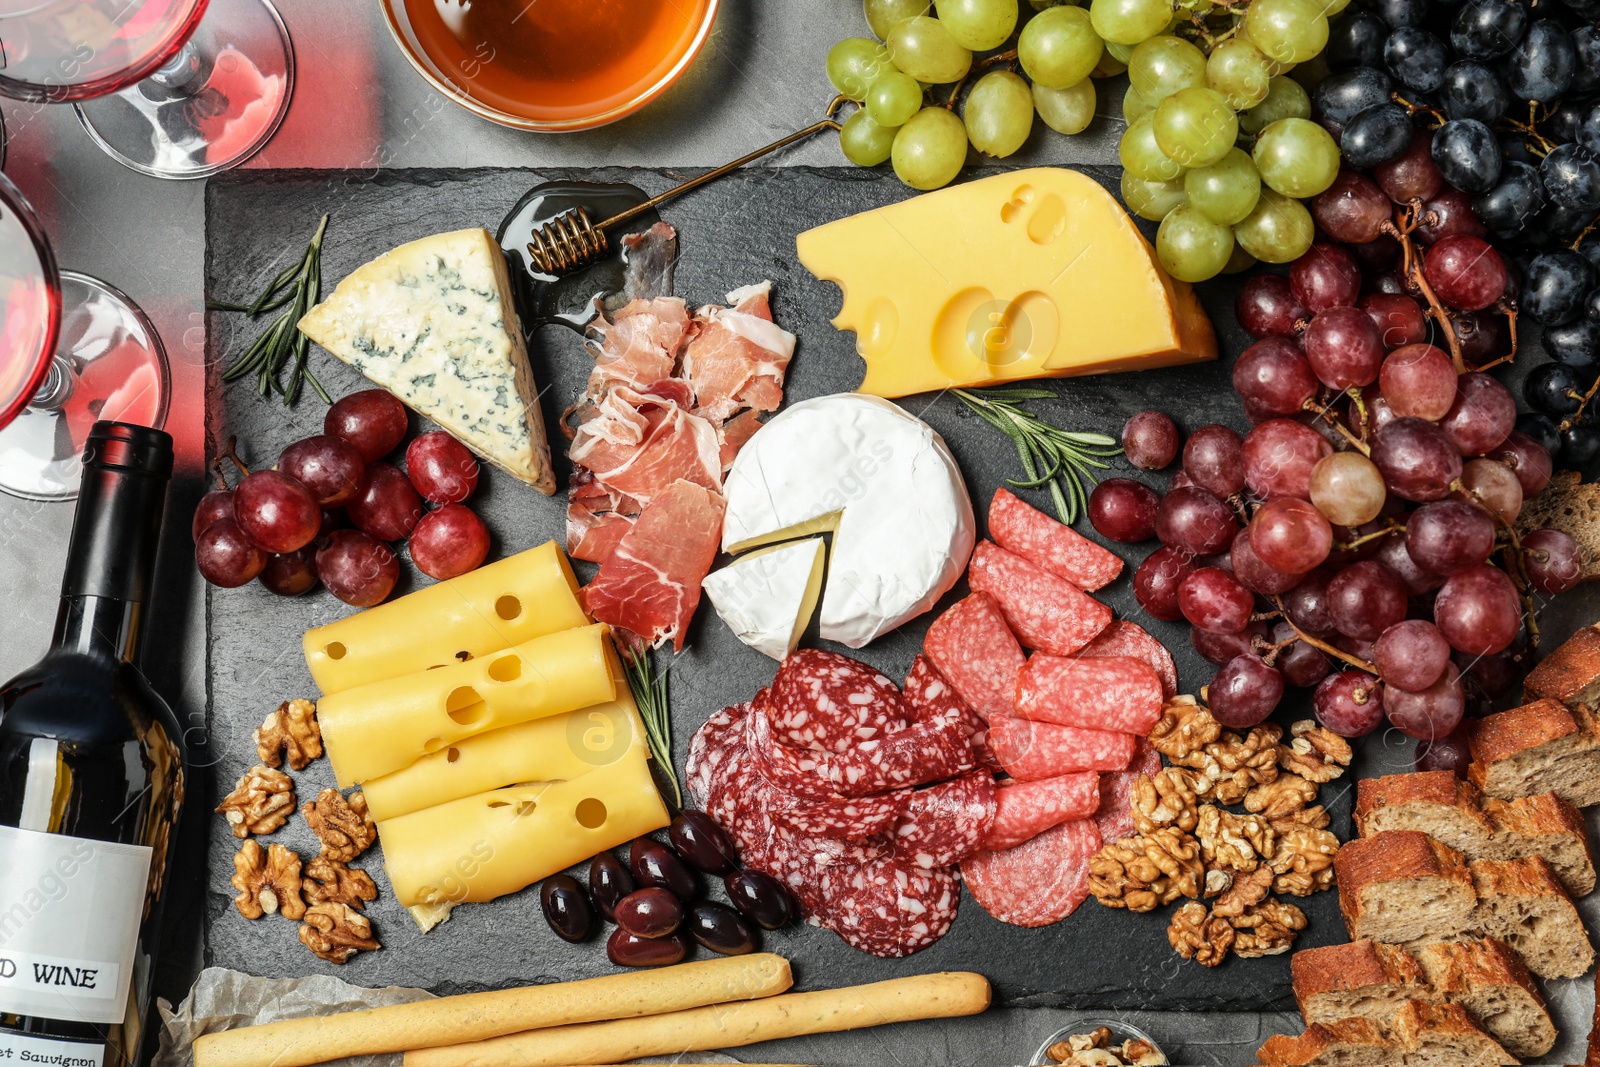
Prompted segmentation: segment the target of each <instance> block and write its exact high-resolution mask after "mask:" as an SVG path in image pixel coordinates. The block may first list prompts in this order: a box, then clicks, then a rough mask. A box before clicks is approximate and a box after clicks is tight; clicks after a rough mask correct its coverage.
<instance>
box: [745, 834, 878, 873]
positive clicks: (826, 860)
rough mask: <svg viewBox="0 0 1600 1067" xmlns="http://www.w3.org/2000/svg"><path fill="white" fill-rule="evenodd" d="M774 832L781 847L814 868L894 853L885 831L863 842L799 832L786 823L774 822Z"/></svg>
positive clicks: (857, 862)
mask: <svg viewBox="0 0 1600 1067" xmlns="http://www.w3.org/2000/svg"><path fill="white" fill-rule="evenodd" d="M772 829H773V834H774V836H775V838H776V840H777V841H778V843H779V844H780V845H782V846H783V848H784V849H785V850H786V851H788V852H790V853H792V854H793V855H794V856H796V857H799V858H801V859H805V860H807V861H809V862H810V863H811V865H812V866H813V867H816V868H818V869H826V868H830V867H859V866H860V865H861V864H863V863H871V862H873V861H874V860H878V859H882V858H883V857H885V856H888V855H890V854H891V853H892V852H894V840H893V839H892V838H891V837H890V836H889V835H888V834H878V835H876V836H874V837H869V838H867V839H866V840H864V841H840V840H837V839H835V838H832V837H821V836H818V835H816V834H801V833H796V832H795V831H793V830H790V829H788V828H787V827H785V826H781V825H775V826H774V827H773V828H772Z"/></svg>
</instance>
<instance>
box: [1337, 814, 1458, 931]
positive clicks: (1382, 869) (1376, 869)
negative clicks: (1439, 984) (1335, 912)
mask: <svg viewBox="0 0 1600 1067" xmlns="http://www.w3.org/2000/svg"><path fill="white" fill-rule="evenodd" d="M1333 866H1334V872H1335V875H1336V877H1337V879H1338V883H1339V909H1340V911H1341V912H1343V913H1344V922H1345V926H1346V928H1348V929H1349V931H1350V937H1351V939H1352V940H1356V941H1359V940H1362V939H1363V938H1370V939H1371V940H1373V941H1383V942H1385V943H1388V944H1403V943H1405V942H1407V941H1423V940H1427V941H1436V940H1441V939H1444V938H1451V937H1458V936H1460V935H1461V933H1462V932H1463V931H1465V930H1467V929H1469V928H1470V927H1471V926H1472V922H1473V914H1474V911H1475V910H1476V908H1477V903H1478V898H1477V895H1476V893H1475V892H1474V891H1473V886H1472V875H1471V874H1470V873H1469V872H1468V870H1467V864H1466V860H1464V859H1463V858H1462V856H1461V853H1459V852H1457V851H1456V850H1455V849H1452V848H1449V847H1448V846H1446V845H1442V844H1440V843H1439V842H1437V841H1435V840H1434V839H1433V838H1431V837H1429V836H1428V835H1427V834H1424V833H1421V832H1420V831H1417V830H1389V831H1386V832H1384V833H1380V834H1376V835H1374V836H1373V837H1367V838H1361V839H1358V840H1355V841H1350V842H1348V843H1347V844H1345V845H1344V846H1343V847H1341V848H1340V849H1339V854H1338V855H1337V856H1336V857H1335V858H1334V861H1333Z"/></svg>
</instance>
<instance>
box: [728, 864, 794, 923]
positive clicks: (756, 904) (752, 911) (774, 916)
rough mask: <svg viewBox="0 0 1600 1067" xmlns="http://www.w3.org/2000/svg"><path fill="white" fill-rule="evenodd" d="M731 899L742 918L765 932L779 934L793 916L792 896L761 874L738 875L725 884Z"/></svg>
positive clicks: (779, 884) (734, 873)
mask: <svg viewBox="0 0 1600 1067" xmlns="http://www.w3.org/2000/svg"><path fill="white" fill-rule="evenodd" d="M722 884H723V885H724V886H726V887H727V889H728V899H729V900H731V901H733V906H734V907H735V908H737V909H738V910H739V914H741V915H743V916H744V917H745V918H746V919H749V920H750V921H751V922H753V923H755V924H756V925H757V926H759V927H761V928H762V929H763V930H776V929H778V927H780V926H784V925H786V924H787V923H788V922H789V919H790V918H791V917H792V915H793V909H792V906H791V905H790V903H789V893H788V891H787V890H785V889H784V888H783V884H782V883H781V882H779V881H778V880H777V879H776V878H773V877H772V876H771V875H769V874H764V873H762V872H761V871H734V872H733V873H732V874H730V875H728V876H727V877H726V878H724V879H723V880H722Z"/></svg>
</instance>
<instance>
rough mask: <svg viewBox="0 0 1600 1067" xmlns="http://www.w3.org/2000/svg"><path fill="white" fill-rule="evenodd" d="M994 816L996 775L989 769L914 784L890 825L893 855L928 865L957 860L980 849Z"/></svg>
mask: <svg viewBox="0 0 1600 1067" xmlns="http://www.w3.org/2000/svg"><path fill="white" fill-rule="evenodd" d="M994 815H995V787H994V775H992V774H990V773H989V772H988V771H987V770H978V771H974V772H972V773H971V774H964V775H962V776H961V777H960V778H953V779H951V780H950V781H948V782H942V783H940V784H939V785H934V786H929V787H928V788H926V789H918V790H916V791H915V792H913V793H912V794H911V796H910V799H909V802H908V803H907V804H906V810H905V814H904V815H902V816H901V817H900V822H899V824H898V825H897V826H896V827H895V828H894V854H895V856H896V857H898V858H899V859H900V860H902V861H903V862H906V863H912V864H915V865H916V866H918V867H922V868H925V869H927V870H933V869H934V868H936V867H948V866H950V865H951V864H953V863H960V862H961V861H962V860H964V859H966V858H967V857H968V856H970V855H972V854H973V853H974V852H976V851H978V847H979V846H980V845H981V844H982V843H983V840H984V838H985V837H987V836H988V834H989V828H990V826H991V825H993V823H994Z"/></svg>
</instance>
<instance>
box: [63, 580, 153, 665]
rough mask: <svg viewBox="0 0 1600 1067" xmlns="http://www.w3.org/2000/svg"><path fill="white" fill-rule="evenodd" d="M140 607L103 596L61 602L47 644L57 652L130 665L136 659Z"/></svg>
mask: <svg viewBox="0 0 1600 1067" xmlns="http://www.w3.org/2000/svg"><path fill="white" fill-rule="evenodd" d="M142 608H143V605H141V604H138V603H135V602H133V601H128V600H116V599H113V598H111V597H103V596H69V597H62V598H61V608H60V610H59V611H57V613H56V632H55V636H54V637H53V638H51V641H50V644H51V647H52V648H54V649H55V650H56V651H58V652H78V653H82V654H84V655H91V656H112V657H114V658H116V659H120V660H123V661H125V662H128V663H132V662H133V661H134V660H135V659H137V658H138V655H139V624H140V623H141V622H142V621H143V618H144V612H143V610H142Z"/></svg>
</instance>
